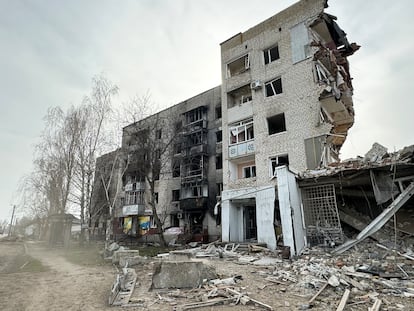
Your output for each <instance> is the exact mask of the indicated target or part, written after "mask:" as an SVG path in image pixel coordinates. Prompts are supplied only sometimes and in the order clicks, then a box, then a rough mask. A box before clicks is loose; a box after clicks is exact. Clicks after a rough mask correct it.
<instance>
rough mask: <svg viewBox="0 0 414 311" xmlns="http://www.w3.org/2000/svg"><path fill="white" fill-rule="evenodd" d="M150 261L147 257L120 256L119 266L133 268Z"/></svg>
mask: <svg viewBox="0 0 414 311" xmlns="http://www.w3.org/2000/svg"><path fill="white" fill-rule="evenodd" d="M147 261H148V258H147V257H143V256H120V257H119V266H120V267H133V266H138V265H141V264H143V263H145V262H147Z"/></svg>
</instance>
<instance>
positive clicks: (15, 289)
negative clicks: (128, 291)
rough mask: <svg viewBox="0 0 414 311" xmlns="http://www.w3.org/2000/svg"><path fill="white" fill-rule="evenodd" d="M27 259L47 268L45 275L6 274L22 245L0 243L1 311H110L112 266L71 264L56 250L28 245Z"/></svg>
mask: <svg viewBox="0 0 414 311" xmlns="http://www.w3.org/2000/svg"><path fill="white" fill-rule="evenodd" d="M26 245H27V251H28V253H29V255H30V256H32V257H33V258H36V259H38V260H40V261H41V263H42V264H43V265H44V266H46V267H47V269H48V271H44V272H17V273H8V272H10V271H7V270H8V267H9V266H10V265H12V264H13V261H14V260H16V259H17V258H18V256H22V255H23V254H24V246H23V244H22V243H8V242H7V243H6V242H1V243H0V254H1V255H0V310H110V309H111V308H109V307H108V306H107V299H108V293H109V291H110V288H111V284H112V282H113V279H114V275H115V271H114V269H113V268H112V267H111V266H99V267H84V266H78V265H74V264H71V263H70V262H68V261H66V260H65V259H64V258H63V257H61V256H60V255H59V251H56V250H51V249H46V248H44V247H42V246H41V244H38V243H27V242H26Z"/></svg>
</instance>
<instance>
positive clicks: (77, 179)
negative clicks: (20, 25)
mask: <svg viewBox="0 0 414 311" xmlns="http://www.w3.org/2000/svg"><path fill="white" fill-rule="evenodd" d="M92 82H93V84H92V92H91V94H90V95H89V96H86V97H85V98H84V100H83V104H82V105H81V106H80V107H79V108H78V112H79V121H78V122H79V123H80V124H81V125H82V127H81V130H80V133H79V138H78V144H77V146H76V166H75V174H74V179H73V188H72V190H73V191H72V193H71V194H72V199H73V202H74V203H76V204H77V205H78V206H79V208H80V218H81V223H82V224H83V225H84V224H86V223H87V222H88V221H87V220H88V218H89V217H90V204H91V193H92V186H93V179H94V174H95V166H96V158H97V156H98V155H99V154H101V153H103V152H104V151H105V150H107V149H109V148H111V147H109V148H108V143H107V140H106V136H105V128H104V127H105V125H106V124H107V121H108V119H109V118H110V114H111V113H112V100H113V97H114V96H115V95H116V94H117V93H118V87H117V86H116V85H114V84H112V83H111V82H110V81H109V80H108V79H106V78H105V77H104V76H96V77H94V78H93V80H92ZM109 145H110V144H109ZM84 238H85V227H84V226H82V228H81V236H80V241H81V243H83V241H84Z"/></svg>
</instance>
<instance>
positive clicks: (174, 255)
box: [168, 251, 193, 261]
mask: <svg viewBox="0 0 414 311" xmlns="http://www.w3.org/2000/svg"><path fill="white" fill-rule="evenodd" d="M192 257H193V253H192V252H186V251H172V252H170V255H169V256H168V260H170V261H190V260H191V258H192Z"/></svg>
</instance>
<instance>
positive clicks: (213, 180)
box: [115, 87, 222, 239]
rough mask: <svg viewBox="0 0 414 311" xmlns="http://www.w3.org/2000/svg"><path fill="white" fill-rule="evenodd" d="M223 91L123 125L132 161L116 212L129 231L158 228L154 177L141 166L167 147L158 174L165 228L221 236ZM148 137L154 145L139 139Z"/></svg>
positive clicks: (125, 148) (140, 232)
mask: <svg viewBox="0 0 414 311" xmlns="http://www.w3.org/2000/svg"><path fill="white" fill-rule="evenodd" d="M220 94H221V88H220V87H216V88H213V89H211V90H208V91H206V92H203V93H201V94H199V95H197V96H194V97H192V98H190V99H188V100H185V101H183V102H181V103H179V104H177V105H174V106H172V107H170V108H167V109H165V110H163V111H161V112H159V113H156V114H154V115H151V116H149V117H147V118H146V119H143V120H140V121H138V122H136V123H133V124H130V125H128V126H126V127H125V128H124V129H123V139H122V150H123V151H124V153H125V154H127V155H128V156H127V157H128V159H129V160H128V162H127V167H126V168H125V170H124V174H123V177H122V183H123V192H122V194H121V196H120V203H119V206H118V208H117V209H116V211H115V217H116V218H118V219H119V224H120V226H123V227H124V229H125V230H124V231H125V232H126V233H128V234H129V235H132V236H140V235H143V234H145V233H148V231H150V230H151V228H152V227H155V223H154V217H153V211H152V209H151V207H150V205H149V204H148V203H149V196H150V195H151V194H150V193H149V190H150V189H149V185H148V180H146V178H145V176H144V175H143V174H142V172H141V171H142V169H141V168H140V161H141V160H140V159H142V157H145V156H148V153H151V152H152V151H155V149H154V148H157V149H158V150H162V149H165V150H164V151H162V152H161V153H160V155H159V160H160V172H159V176H157V177H156V178H155V180H156V181H155V196H156V199H155V202H156V208H157V214H158V215H159V216H160V218H161V220H162V222H163V223H164V228H166V227H170V226H174V227H178V226H179V227H182V228H184V229H185V232H188V233H191V234H193V235H196V236H198V238H199V239H201V238H203V239H206V237H207V235H209V236H213V237H218V236H219V235H220V229H219V227H217V225H216V220H217V219H216V216H215V215H214V206H215V204H216V202H217V198H216V197H217V195H219V194H220V193H219V191H220V190H221V189H222V170H221V165H222V156H221V143H220V142H221V99H220ZM144 136H145V137H146V138H145V140H146V139H148V140H151V141H154V144H146V145H145V146H146V147H142V146H143V145H142V144H140V143H139V142H137V141H136V139H138V140H139V139H140V138H142V137H144ZM157 142H159V143H157ZM142 149H144V150H142ZM150 149H154V150H150ZM143 162H144V163H145V161H143Z"/></svg>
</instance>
